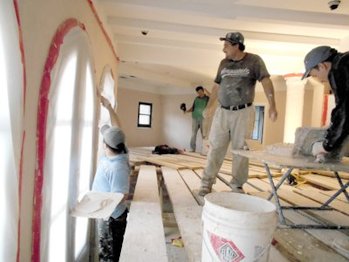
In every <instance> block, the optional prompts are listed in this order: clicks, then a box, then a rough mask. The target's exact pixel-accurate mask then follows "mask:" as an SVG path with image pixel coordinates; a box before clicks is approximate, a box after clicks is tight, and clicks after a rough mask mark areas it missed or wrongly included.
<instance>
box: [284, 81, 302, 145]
mask: <svg viewBox="0 0 349 262" xmlns="http://www.w3.org/2000/svg"><path fill="white" fill-rule="evenodd" d="M305 82H306V81H305V80H304V81H302V80H301V78H300V77H299V76H294V77H287V78H286V86H287V89H286V111H285V131H284V143H294V135H295V132H296V129H297V128H298V127H300V126H302V121H303V107H304V88H305Z"/></svg>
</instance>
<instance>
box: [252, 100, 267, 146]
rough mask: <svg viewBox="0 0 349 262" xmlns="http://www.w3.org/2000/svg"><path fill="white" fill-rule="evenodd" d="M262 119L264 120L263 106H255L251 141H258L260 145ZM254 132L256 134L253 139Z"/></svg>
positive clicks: (261, 140) (262, 131)
mask: <svg viewBox="0 0 349 262" xmlns="http://www.w3.org/2000/svg"><path fill="white" fill-rule="evenodd" d="M264 118H265V106H264V105H256V106H255V118H254V122H253V130H252V133H251V139H252V140H254V141H259V142H260V143H263V134H264ZM255 132H256V133H257V136H256V137H254V134H255Z"/></svg>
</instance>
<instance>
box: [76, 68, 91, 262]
mask: <svg viewBox="0 0 349 262" xmlns="http://www.w3.org/2000/svg"><path fill="white" fill-rule="evenodd" d="M91 72H92V70H91V66H90V65H89V64H87V66H86V89H85V105H84V115H83V118H82V121H81V134H82V136H81V158H80V165H79V166H80V172H79V187H78V199H81V198H82V197H83V194H84V193H86V192H87V191H88V190H89V187H90V179H91V172H92V136H93V116H94V103H93V94H94V92H93V78H92V73H91ZM87 243H88V219H87V218H77V219H76V223H75V254H74V255H75V258H78V256H79V255H80V253H81V252H82V251H83V248H84V247H85V246H86V245H87Z"/></svg>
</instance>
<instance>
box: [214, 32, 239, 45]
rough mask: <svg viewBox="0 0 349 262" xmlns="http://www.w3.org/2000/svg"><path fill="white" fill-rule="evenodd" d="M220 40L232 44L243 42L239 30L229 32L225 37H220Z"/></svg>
mask: <svg viewBox="0 0 349 262" xmlns="http://www.w3.org/2000/svg"><path fill="white" fill-rule="evenodd" d="M219 40H221V41H228V42H230V43H232V44H242V45H243V44H244V36H243V35H242V34H241V33H240V32H230V33H228V34H226V35H225V37H220V38H219Z"/></svg>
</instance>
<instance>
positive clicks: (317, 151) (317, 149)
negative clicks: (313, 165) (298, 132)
mask: <svg viewBox="0 0 349 262" xmlns="http://www.w3.org/2000/svg"><path fill="white" fill-rule="evenodd" d="M311 153H312V154H313V156H315V157H316V159H315V162H318V163H323V162H324V161H325V155H326V153H327V151H326V150H325V149H324V146H323V145H322V141H319V142H315V143H314V144H313V147H312V150H311Z"/></svg>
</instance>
